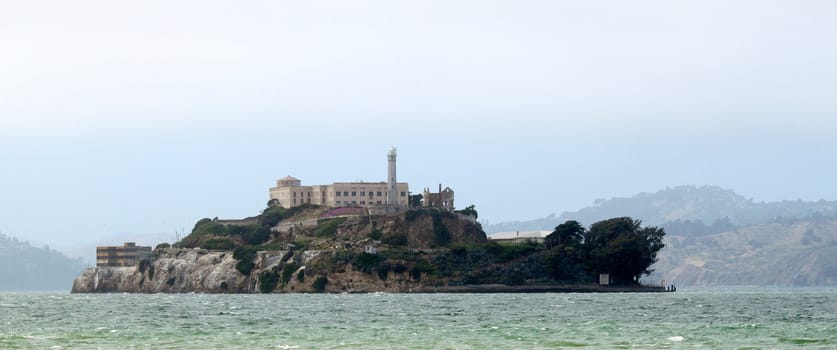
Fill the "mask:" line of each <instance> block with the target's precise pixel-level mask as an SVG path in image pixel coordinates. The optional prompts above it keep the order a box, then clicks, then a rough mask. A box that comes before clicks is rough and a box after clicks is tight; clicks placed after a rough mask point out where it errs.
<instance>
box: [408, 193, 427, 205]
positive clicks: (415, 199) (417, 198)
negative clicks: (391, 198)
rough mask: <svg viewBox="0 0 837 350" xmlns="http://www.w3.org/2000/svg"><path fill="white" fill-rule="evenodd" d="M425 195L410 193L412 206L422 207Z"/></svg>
mask: <svg viewBox="0 0 837 350" xmlns="http://www.w3.org/2000/svg"><path fill="white" fill-rule="evenodd" d="M422 198H424V196H423V195H422V194H421V193H419V194H411V195H410V208H421V200H422Z"/></svg>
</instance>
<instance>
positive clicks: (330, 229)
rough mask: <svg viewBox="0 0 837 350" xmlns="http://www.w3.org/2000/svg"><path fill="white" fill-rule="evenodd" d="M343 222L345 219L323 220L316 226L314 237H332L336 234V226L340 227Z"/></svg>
mask: <svg viewBox="0 0 837 350" xmlns="http://www.w3.org/2000/svg"><path fill="white" fill-rule="evenodd" d="M345 221H346V218H336V219H328V220H324V221H322V222H320V223H319V225H317V230H316V231H315V232H314V235H315V236H317V237H322V238H325V237H334V235H335V234H337V226H340V224H342V223H343V222H345Z"/></svg>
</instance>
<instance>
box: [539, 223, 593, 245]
mask: <svg viewBox="0 0 837 350" xmlns="http://www.w3.org/2000/svg"><path fill="white" fill-rule="evenodd" d="M585 231H586V230H585V229H584V226H581V224H580V223H579V222H578V221H575V220H569V221H567V222H565V223H563V224H560V225H558V226H556V227H555V231H552V233H550V234H549V235H548V236H546V238H544V244H546V247H547V248H549V249H551V248H552V247H556V246H562V245H573V246H575V245H578V244H581V240H582V239H584V233H585Z"/></svg>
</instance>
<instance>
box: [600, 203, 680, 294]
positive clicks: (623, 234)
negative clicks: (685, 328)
mask: <svg viewBox="0 0 837 350" xmlns="http://www.w3.org/2000/svg"><path fill="white" fill-rule="evenodd" d="M641 224H642V221H640V220H634V219H632V218H630V217H620V218H613V219H608V220H603V221H599V222H597V223H594V224H593V225H591V226H590V230H588V231H587V232H586V233H585V234H584V249H585V251H586V253H587V261H588V262H589V264H590V268H591V269H593V272H596V273H609V274H610V275H611V279H612V280H613V281H615V282H616V283H617V284H631V283H634V284H635V283H639V278H640V277H641V276H642V275H643V274H645V275H648V274H650V273H651V272H652V270H649V269H648V268H649V267H650V266H651V265H652V264H654V263H655V262H656V261H657V252H659V251H660V249H662V248H663V247H664V246H665V244H663V236H665V231H664V230H663V229H662V228H657V227H645V228H643V227H642V226H641Z"/></svg>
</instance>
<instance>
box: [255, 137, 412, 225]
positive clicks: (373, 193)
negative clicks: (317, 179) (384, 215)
mask: <svg viewBox="0 0 837 350" xmlns="http://www.w3.org/2000/svg"><path fill="white" fill-rule="evenodd" d="M395 158H396V150H395V148H393V149H391V150H390V151H389V153H388V154H387V180H388V181H387V182H383V181H382V182H363V181H361V182H335V183H333V184H330V185H311V186H302V181H301V180H299V179H297V178H294V177H292V176H286V177H283V178H281V179H279V180H277V181H276V187H272V188H270V199H271V200H274V199H275V200H277V201H278V202H279V205H280V206H282V207H283V208H292V207H296V206H299V205H303V204H316V205H322V206H327V207H353V206H359V207H366V208H375V209H378V210H376V211H378V212H392V211H398V210H399V209H401V208H407V203H408V200H409V197H408V195H409V193H410V188H409V185H408V184H407V183H405V182H396V175H395ZM381 209H386V210H381Z"/></svg>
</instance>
